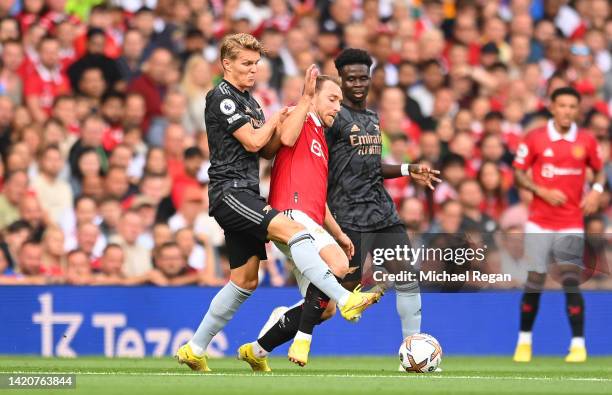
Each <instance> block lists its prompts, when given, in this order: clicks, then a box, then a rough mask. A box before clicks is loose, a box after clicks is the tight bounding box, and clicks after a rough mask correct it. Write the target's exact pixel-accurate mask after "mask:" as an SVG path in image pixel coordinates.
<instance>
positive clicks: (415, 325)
mask: <svg viewBox="0 0 612 395" xmlns="http://www.w3.org/2000/svg"><path fill="white" fill-rule="evenodd" d="M398 288H399V287H398ZM395 302H396V307H397V313H398V314H399V316H400V321H401V323H402V336H404V339H405V338H407V337H408V336H410V335H414V334H415V333H419V332H420V331H421V294H420V292H419V288H418V286H417V287H414V288H413V289H411V290H407V289H397V290H396V292H395Z"/></svg>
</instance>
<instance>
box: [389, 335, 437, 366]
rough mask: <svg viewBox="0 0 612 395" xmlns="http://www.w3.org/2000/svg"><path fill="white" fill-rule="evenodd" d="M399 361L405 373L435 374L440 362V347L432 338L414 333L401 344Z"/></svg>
mask: <svg viewBox="0 0 612 395" xmlns="http://www.w3.org/2000/svg"><path fill="white" fill-rule="evenodd" d="M399 360H400V364H401V365H402V367H403V368H404V370H405V371H406V372H414V373H431V372H435V371H436V369H437V368H438V366H440V362H442V347H441V346H440V343H438V341H437V340H436V339H435V338H434V337H433V336H431V335H428V334H426V333H415V334H414V335H412V336H408V337H407V338H405V339H404V341H403V342H402V344H401V346H400V348H399Z"/></svg>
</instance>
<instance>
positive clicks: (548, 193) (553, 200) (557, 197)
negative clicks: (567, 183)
mask: <svg viewBox="0 0 612 395" xmlns="http://www.w3.org/2000/svg"><path fill="white" fill-rule="evenodd" d="M536 194H537V195H538V196H539V197H541V198H542V199H544V200H545V201H546V202H547V203H548V204H550V205H552V206H561V205H562V204H564V203H565V201H566V200H567V196H565V194H564V193H563V192H561V191H560V190H558V189H547V188H541V189H538V190H537V192H536Z"/></svg>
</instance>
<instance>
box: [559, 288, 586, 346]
mask: <svg viewBox="0 0 612 395" xmlns="http://www.w3.org/2000/svg"><path fill="white" fill-rule="evenodd" d="M563 288H564V289H565V307H566V310H567V317H568V318H569V322H570V327H571V328H572V336H573V337H583V336H584V299H583V298H582V293H580V289H579V288H578V280H577V279H574V278H571V279H566V280H563Z"/></svg>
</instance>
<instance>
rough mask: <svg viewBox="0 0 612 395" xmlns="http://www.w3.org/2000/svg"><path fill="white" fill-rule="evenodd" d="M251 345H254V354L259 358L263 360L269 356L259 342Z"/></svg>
mask: <svg viewBox="0 0 612 395" xmlns="http://www.w3.org/2000/svg"><path fill="white" fill-rule="evenodd" d="M251 344H252V345H253V354H255V356H256V357H257V358H263V357H265V356H266V355H268V354H269V353H268V352H267V351H266V350H265V349H264V348H263V347H262V346H261V345H260V344H259V343H258V342H256V341H255V342H253V343H251Z"/></svg>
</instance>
